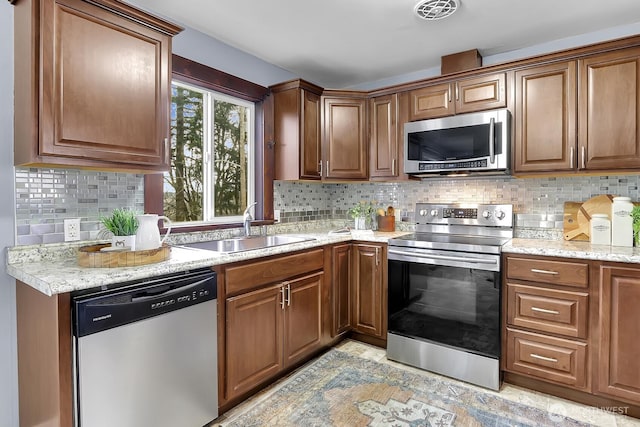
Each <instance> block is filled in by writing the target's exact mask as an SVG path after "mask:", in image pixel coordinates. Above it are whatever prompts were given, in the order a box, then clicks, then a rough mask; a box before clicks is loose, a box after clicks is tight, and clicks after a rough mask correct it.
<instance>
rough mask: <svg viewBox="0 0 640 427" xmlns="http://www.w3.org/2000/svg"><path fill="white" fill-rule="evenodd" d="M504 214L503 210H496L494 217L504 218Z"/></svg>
mask: <svg viewBox="0 0 640 427" xmlns="http://www.w3.org/2000/svg"><path fill="white" fill-rule="evenodd" d="M505 216H506V214H505V213H504V212H503V211H496V218H498V219H504V217H505Z"/></svg>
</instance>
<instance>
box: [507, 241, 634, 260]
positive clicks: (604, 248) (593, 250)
mask: <svg viewBox="0 0 640 427" xmlns="http://www.w3.org/2000/svg"><path fill="white" fill-rule="evenodd" d="M502 252H503V253H511V254H525V255H543V256H555V257H563V258H582V259H591V260H597V261H611V262H629V263H640V248H636V247H633V248H630V247H623V246H609V245H592V244H591V243H589V242H581V241H574V240H544V239H519V238H516V239H512V240H511V241H509V242H508V243H506V244H505V245H503V246H502Z"/></svg>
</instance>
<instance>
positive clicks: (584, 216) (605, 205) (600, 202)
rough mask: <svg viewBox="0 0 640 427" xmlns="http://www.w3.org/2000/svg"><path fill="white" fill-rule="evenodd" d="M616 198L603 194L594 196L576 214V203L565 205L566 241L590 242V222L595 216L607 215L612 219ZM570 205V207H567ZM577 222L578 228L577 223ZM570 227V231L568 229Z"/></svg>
mask: <svg viewBox="0 0 640 427" xmlns="http://www.w3.org/2000/svg"><path fill="white" fill-rule="evenodd" d="M614 197H615V196H613V195H611V194H601V195H599V196H594V197H592V198H590V199H589V200H587V201H586V202H584V203H582V204H581V205H580V208H579V209H578V210H577V212H576V213H575V221H574V217H573V215H574V213H573V212H574V210H575V202H566V203H565V215H564V222H563V223H564V226H565V228H564V230H563V231H564V239H565V240H586V241H588V240H589V235H590V227H589V221H591V216H592V215H593V214H607V215H608V216H609V218H611V204H612V203H613V198H614ZM567 204H569V205H567ZM576 222H577V226H575V223H576ZM567 225H569V229H567V228H566V227H567Z"/></svg>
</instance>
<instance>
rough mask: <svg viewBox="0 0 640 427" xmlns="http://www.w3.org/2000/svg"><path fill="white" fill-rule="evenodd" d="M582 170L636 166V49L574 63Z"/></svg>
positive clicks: (639, 108)
mask: <svg viewBox="0 0 640 427" xmlns="http://www.w3.org/2000/svg"><path fill="white" fill-rule="evenodd" d="M578 67H579V75H580V88H579V96H580V99H579V104H578V105H579V115H578V124H579V129H578V143H579V146H580V164H579V167H580V168H581V169H611V170H615V169H636V168H638V167H640V48H628V49H622V50H619V51H615V52H610V53H606V54H602V55H594V56H592V57H588V58H585V59H581V60H579V61H578Z"/></svg>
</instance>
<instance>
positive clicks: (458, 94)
mask: <svg viewBox="0 0 640 427" xmlns="http://www.w3.org/2000/svg"><path fill="white" fill-rule="evenodd" d="M459 100H460V91H459V90H458V83H456V101H459Z"/></svg>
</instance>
